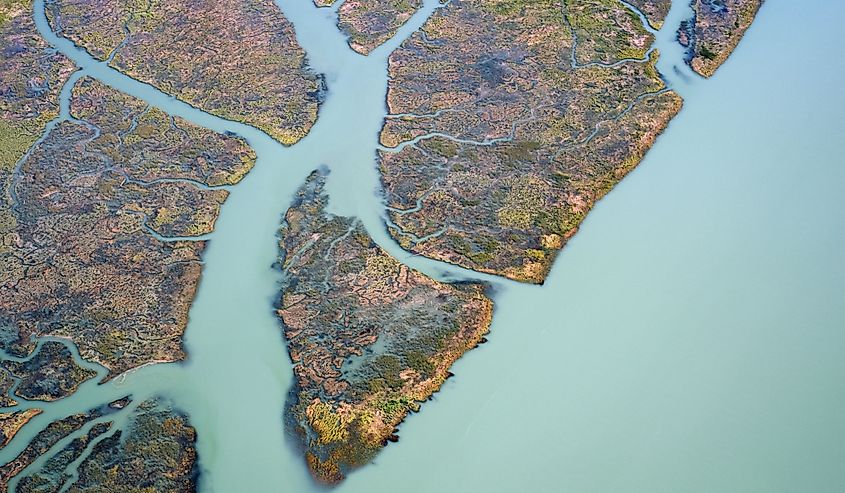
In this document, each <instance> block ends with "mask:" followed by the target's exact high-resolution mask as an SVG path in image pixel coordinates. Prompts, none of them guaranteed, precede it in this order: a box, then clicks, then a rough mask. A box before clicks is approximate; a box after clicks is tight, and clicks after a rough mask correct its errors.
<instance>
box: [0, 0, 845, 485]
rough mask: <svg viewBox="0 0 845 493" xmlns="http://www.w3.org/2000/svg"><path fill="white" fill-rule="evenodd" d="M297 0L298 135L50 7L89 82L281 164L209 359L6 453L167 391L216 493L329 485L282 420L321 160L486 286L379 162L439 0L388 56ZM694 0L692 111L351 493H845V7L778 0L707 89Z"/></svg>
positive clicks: (204, 338) (70, 407) (254, 191)
mask: <svg viewBox="0 0 845 493" xmlns="http://www.w3.org/2000/svg"><path fill="white" fill-rule="evenodd" d="M279 4H280V7H281V8H282V9H283V11H284V13H285V15H286V16H287V17H288V18H289V19H291V21H292V22H293V23H294V26H295V27H296V31H297V36H298V38H299V41H300V43H301V44H302V45H303V47H304V48H305V49H306V51H307V53H308V58H309V62H310V64H311V65H312V66H313V67H314V68H315V70H316V71H318V72H321V73H326V74H327V82H328V86H329V90H330V92H329V97H328V99H327V101H326V102H325V104H324V105H323V107H322V108H321V111H320V119H319V120H318V123H317V124H316V125H315V127H314V129H313V130H312V132H311V133H310V134H309V135H308V137H306V138H305V139H304V140H303V141H302V142H300V143H299V144H297V145H296V146H294V147H291V148H283V147H281V146H280V145H278V144H276V143H274V142H273V141H272V140H270V139H269V138H267V137H266V136H265V135H264V134H262V133H261V132H259V131H257V130H255V129H253V128H251V127H248V126H245V125H241V124H236V123H232V122H227V121H225V120H222V119H219V118H215V117H212V116H210V115H208V114H205V113H203V112H201V111H198V110H196V109H193V108H190V107H189V106H188V105H185V104H182V103H179V102H178V101H176V100H174V99H173V98H169V97H167V96H165V95H163V94H161V93H160V92H158V91H157V90H155V89H153V88H152V87H150V86H147V85H143V84H140V83H138V82H137V81H134V80H132V79H130V78H128V77H125V76H121V75H119V74H118V73H116V72H114V71H113V70H111V69H109V68H108V67H106V66H105V65H103V64H98V63H96V62H94V61H93V60H91V59H90V57H87V55H85V54H84V53H82V52H79V51H78V50H74V49H73V48H72V47H71V46H70V44H69V43H67V42H66V41H62V40H60V39H58V38H56V37H55V36H52V37H50V35H49V33H47V32H46V31H45V27H46V24H45V22H44V19H43V16H42V15H37V16H36V17H37V20H38V22H39V27H40V28H41V29H42V31H43V32H44V34H45V35H46V36H48V39H49V40H50V42H51V43H54V44H55V45H56V46H58V48H59V49H60V50H61V51H62V52H64V53H67V54H69V55H71V56H72V57H73V58H74V61H76V62H77V64H78V65H79V66H80V67H82V68H83V69H84V70H86V72H87V73H88V74H90V75H92V76H94V77H97V78H98V79H100V80H102V81H104V82H106V83H108V84H110V85H113V86H114V87H116V88H118V89H120V90H122V91H124V92H127V93H129V94H132V95H134V96H136V97H140V98H142V99H144V100H146V101H148V102H149V103H150V104H153V105H155V106H158V107H161V108H162V109H164V110H166V111H167V112H169V113H171V114H175V115H179V116H182V117H185V118H186V119H188V120H190V121H192V122H194V123H197V124H200V125H203V126H206V127H209V128H212V129H214V130H217V131H224V130H230V131H233V132H235V133H238V134H239V135H242V136H244V137H245V138H246V139H247V140H248V141H249V143H250V144H251V145H252V146H253V147H254V148H255V149H256V151H257V153H258V156H259V159H258V162H257V163H256V167H255V169H254V170H253V171H252V172H251V173H250V174H249V175H248V176H247V177H246V178H245V179H244V181H243V182H242V183H241V184H239V185H237V186H235V187H233V189H232V194H231V195H230V197H229V199H228V200H227V202H226V204H225V205H224V207H223V210H222V214H221V216H220V218H219V220H218V222H217V227H216V230H215V232H214V233H212V235H211V242H210V246H209V248H208V250H207V251H206V253H205V255H204V261H205V268H204V271H203V280H202V282H201V285H200V290H199V293H198V296H197V299H196V302H195V304H194V306H193V308H192V310H191V322H190V325H189V328H188V331H187V333H186V345H187V349H188V351H189V354H190V360H189V361H188V363H186V364H184V365H155V366H150V367H145V368H143V369H141V370H139V371H137V372H134V373H132V374H129V375H127V376H126V377H125V378H123V379H121V380H120V381H119V382H117V383H110V384H106V385H104V386H96V385H94V384H93V382H89V383H88V384H86V385H83V386H82V388H80V390H79V392H78V393H77V394H75V395H74V396H73V397H70V398H68V399H64V400H61V401H58V402H55V403H51V404H49V405H47V406H45V413H44V415H42V416H40V417H38V418H36V419H35V420H33V422H32V425H31V426H27V427H26V428H25V429H24V430H23V431H22V432H21V436H20V437H19V438H17V439H16V440H15V441H13V442H12V444H10V445H9V446H8V447H7V448H6V449H5V450H3V452H2V457H0V459H3V460H1V461H0V462H5V460H8V459H7V458H11V457H13V456H14V455H15V454H16V453H17V452H16V451H19V450H20V448H22V447H23V446H24V445H25V441H26V440H27V439H28V437H31V436H32V435H33V434H34V433H35V432H37V429H36V428H38V427H40V426H43V425H44V424H46V423H47V422H48V421H50V420H52V419H56V417H62V416H64V415H67V414H69V413H71V412H74V411H78V410H82V409H87V408H88V407H92V406H94V405H98V404H100V403H102V402H103V401H105V400H108V399H111V398H117V397H120V396H121V395H123V394H125V393H127V392H132V393H133V394H134V395H135V396H136V397H140V398H143V397H144V396H146V395H151V394H154V393H158V392H164V393H166V394H167V395H169V396H171V397H172V398H173V399H174V400H175V401H176V402H177V404H178V405H179V406H180V407H182V408H184V409H185V410H186V411H188V412H189V413H190V415H191V418H192V422H193V424H194V425H195V426H196V428H197V430H198V436H199V441H198V448H199V453H200V458H201V468H202V477H201V489H202V490H203V491H214V492H217V493H220V492H235V491H247V492H253V491H285V492H303V491H309V490H312V489H315V487H314V486H313V484H312V482H311V480H310V478H308V476H307V472H306V470H305V466H304V462H303V460H302V459H301V457H300V454H299V452H298V451H296V450H295V448H294V447H293V446H292V444H290V443H288V442H287V440H286V437H285V436H284V434H283V432H282V426H281V424H282V418H281V412H282V409H283V402H284V398H285V395H286V393H287V389H288V388H289V384H290V381H291V369H290V363H289V360H288V358H287V354H286V352H285V348H284V345H283V341H282V337H281V330H280V328H279V325H278V322H277V321H276V318H275V316H274V314H273V312H272V303H273V302H274V301H275V298H276V296H277V289H278V286H277V282H278V274H277V272H276V271H275V270H274V269H273V268H272V263H273V262H274V260H275V257H276V253H277V250H276V238H275V233H276V229H277V226H278V224H279V221H280V220H281V216H282V214H283V213H284V211H285V209H286V208H287V206H288V204H289V202H290V198H291V195H292V193H293V192H294V191H295V190H296V188H297V187H298V186H299V185H300V184H301V182H302V180H304V178H305V176H306V175H307V173H308V172H309V171H310V170H312V169H313V168H315V167H316V166H318V165H321V164H325V165H328V166H329V167H331V169H332V174H331V178H330V181H329V185H328V187H329V191H330V193H331V200H332V203H331V207H332V209H333V210H334V211H336V212H338V213H343V214H355V215H359V216H360V217H362V219H363V221H364V224H365V225H366V226H367V228H368V230H369V231H370V232H371V234H373V236H375V237H376V239H377V240H378V241H379V243H380V244H382V245H383V246H385V247H386V248H388V250H389V251H391V253H393V254H395V255H396V256H397V257H398V258H400V259H401V260H403V261H404V262H407V263H409V264H410V265H412V266H413V267H415V268H419V269H421V270H423V271H425V272H427V273H429V274H432V275H437V276H440V277H444V276H446V277H461V276H465V275H467V273H466V272H465V271H462V270H460V269H456V268H453V267H448V266H444V265H442V264H439V263H437V262H433V261H428V260H425V259H422V258H420V257H415V256H410V255H408V254H407V253H404V252H402V251H401V250H400V249H399V248H398V247H397V246H396V245H395V244H394V243H392V242H391V241H390V240H389V238H388V237H387V235H386V233H385V231H384V226H383V217H382V214H383V211H382V205H381V202H380V199H379V196H378V194H377V190H378V175H377V173H376V170H375V167H374V162H373V153H374V150H375V145H376V134H377V131H378V129H379V127H380V124H381V119H382V118H383V116H384V111H385V107H384V94H385V85H386V56H387V54H388V53H389V51H390V50H391V49H392V48H393V47H395V46H397V45H398V43H399V42H400V41H401V39H402V38H403V37H404V36H407V35H408V34H409V33H410V32H412V30H413V29H415V28H416V27H417V26H419V25H420V24H421V23H422V22H423V21H424V19H425V17H426V16H427V15H428V14H429V13H430V12H431V10H432V9H433V8H435V5H436V2H431V1H429V2H427V3H426V8H425V9H424V10H423V11H422V12H421V13H420V14H418V15H417V16H415V17H414V18H413V19H412V20H411V21H410V22H409V23H408V24H407V25H406V27H405V28H403V30H402V32H401V33H400V34H399V35H398V36H397V38H395V39H394V40H392V41H391V42H390V43H389V45H390V46H385V47H382V48H380V49H379V50H377V51H376V52H374V53H373V54H372V55H371V56H370V57H367V58H365V57H361V56H359V55H357V54H355V53H353V52H352V51H351V50H349V49H348V48H346V46H345V42H344V40H343V39H342V38H341V37H340V35H339V34H337V31H336V28H335V27H334V18H333V14H332V12H331V11H329V10H317V9H315V8H314V7H313V6H311V4H310V2H302V1H299V0H280V1H279ZM676 4H677V5H675V6H674V7H673V11H672V13H671V14H670V20H669V21H667V23H666V27H665V28H664V29H663V30H662V31H661V32H660V33H659V34H658V41H657V46H658V48H659V49H660V51H661V53H663V59H662V61H661V62H660V64H659V68H660V69H661V71H662V72H663V73H664V74H665V75H666V77H667V79H668V80H669V81H670V83H671V84H672V86H673V88H675V89H676V90H678V91H679V92H680V93H681V94H682V95H683V96H684V98H685V100H686V103H685V108H684V110H683V111H682V112H681V114H680V115H679V116H678V117H677V118H676V119H675V120H674V121H673V122H672V124H671V126H670V128H669V129H668V130H667V132H666V133H665V134H664V135H663V136H662V137H661V138H660V139H659V140H658V142H657V144H656V145H655V147H654V148H653V149H652V151H651V152H649V154H648V156H647V158H646V159H645V161H644V162H643V163H642V164H641V165H640V167H639V168H638V169H637V170H636V171H635V172H634V173H632V174H631V175H630V176H629V177H628V178H626V179H625V180H624V181H623V183H622V184H620V185H619V186H618V187H617V189H616V190H614V192H613V193H611V194H610V195H609V196H608V197H607V198H605V199H604V200H602V201H601V203H600V204H599V205H598V206H597V207H596V209H595V210H594V211H593V212H592V213H591V214H590V216H589V218H588V220H587V221H586V223H585V224H584V226H583V227H582V229H581V231H580V232H579V233H578V235H577V236H576V237H575V239H574V240H573V241H572V242H571V243H570V244H569V245H568V246H567V248H566V250H565V251H564V253H563V254H562V255H561V256H560V257H559V259H558V262H557V263H556V265H555V267H554V269H553V271H552V274H551V276H550V277H549V280H548V281H547V283H546V284H545V285H544V286H542V287H536V286H520V285H516V284H515V283H510V282H503V281H498V280H497V281H494V282H496V283H497V287H498V290H497V295H496V300H495V301H496V307H497V308H496V313H495V317H494V324H493V327H492V333H491V336H490V342H489V343H488V344H485V345H484V346H482V347H481V348H480V349H478V350H475V351H472V352H470V353H468V354H467V355H466V356H465V357H464V358H463V359H461V360H460V361H459V362H458V363H457V364H456V366H455V368H454V369H453V371H454V373H456V374H457V376H456V377H455V378H453V379H450V380H449V381H447V383H446V385H445V386H444V389H443V390H442V391H441V392H440V393H439V394H437V395H436V398H435V399H434V400H433V401H432V402H429V403H426V404H425V405H424V406H423V410H422V412H421V413H419V414H416V415H412V416H411V417H410V418H409V419H408V420H407V421H406V423H405V424H404V425H403V426H402V428H401V432H400V435H401V437H402V438H401V441H400V442H399V443H398V444H391V445H390V446H389V447H387V448H386V449H385V451H384V452H383V453H382V454H381V455H379V456H378V458H377V459H376V461H375V464H373V465H371V466H369V467H366V468H364V469H362V470H360V471H359V472H357V473H355V474H353V475H351V476H350V478H349V479H348V480H347V482H346V483H344V484H343V485H341V487H339V488H338V491H341V492H358V491H360V492H367V493H370V492H380V491H396V490H401V491H408V492H433V491H492V492H512V491H520V490H524V491H543V492H545V491H574V492H610V491H625V492H640V491H642V492H649V493H652V492H661V491H667V492H676V491H702V492H705V491H706V492H709V491H736V492H754V491H760V492H772V491H784V492H793V491H813V492H827V491H831V492H833V491H843V490H845V470H843V468H842V467H841V465H842V464H843V462H845V418H843V417H842V413H841V408H842V406H843V404H845V384H843V383H842V381H843V379H842V377H843V375H845V361H843V358H842V357H841V355H842V354H843V349H845V333H843V329H845V327H843V321H845V306H843V305H845V304H843V303H842V302H841V301H842V299H843V295H845V262H843V258H842V252H843V245H844V244H845V198H843V197H845V195H843V193H842V192H841V190H840V187H841V186H842V184H843V182H845V180H843V179H845V162H843V161H845V160H843V158H841V157H840V148H839V147H840V145H841V143H842V142H845V125H843V123H842V121H841V114H842V113H843V110H845V96H843V94H842V93H841V88H842V87H843V86H845V67H843V63H842V61H841V56H840V54H839V50H838V46H839V40H838V35H837V33H838V32H839V26H838V24H837V19H840V18H842V17H843V15H844V14H845V4H841V3H840V2H828V1H826V0H809V1H805V2H800V5H799V4H798V2H788V1H786V0H769V1H767V3H766V5H765V6H764V8H763V10H762V12H761V14H760V17H759V19H758V21H757V23H756V24H755V25H754V26H753V27H752V29H751V30H750V31H749V33H748V35H747V38H746V39H745V40H744V41H743V43H742V45H741V46H740V48H739V50H738V51H737V52H736V53H735V54H734V56H733V57H732V58H731V60H730V61H729V62H728V63H727V64H726V65H725V66H724V67H723V68H722V69H721V70H720V71H719V72H718V74H717V76H716V77H714V78H713V79H711V80H707V81H705V80H702V79H700V78H698V77H696V76H694V75H693V74H691V73H690V72H689V70H687V69H686V68H684V67H683V66H681V67H678V70H677V71H676V69H675V65H677V60H679V57H680V56H681V50H680V48H679V47H677V46H676V44H675V43H674V41H673V37H674V33H673V30H674V29H673V28H674V26H676V25H677V22H679V21H680V19H681V18H683V17H684V16H686V15H687V14H688V11H689V9H688V7H686V6H685V5H681V2H676ZM41 9H43V0H38V1H36V12H41ZM473 277H476V278H484V279H488V280H489V279H492V278H490V277H489V276H479V275H473Z"/></svg>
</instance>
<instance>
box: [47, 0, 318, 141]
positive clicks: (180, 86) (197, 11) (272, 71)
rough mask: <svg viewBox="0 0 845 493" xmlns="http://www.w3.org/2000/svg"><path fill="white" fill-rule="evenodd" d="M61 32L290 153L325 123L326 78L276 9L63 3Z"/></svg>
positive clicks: (239, 4)
mask: <svg viewBox="0 0 845 493" xmlns="http://www.w3.org/2000/svg"><path fill="white" fill-rule="evenodd" d="M47 13H48V17H49V19H50V23H51V25H52V27H53V29H54V30H55V31H56V32H57V33H58V34H60V35H62V36H64V37H66V38H68V39H70V40H71V41H73V42H74V43H75V44H77V45H78V46H81V47H83V48H85V49H86V50H87V51H88V52H89V53H91V54H92V55H93V56H94V57H96V58H99V59H100V60H108V61H109V65H110V66H112V67H114V68H116V69H117V70H120V71H121V72H124V73H126V74H127V75H129V76H131V77H133V78H135V79H138V80H140V81H143V82H147V83H149V84H151V85H153V86H155V87H157V88H158V89H160V90H161V91H163V92H165V93H167V94H170V95H172V96H175V97H177V98H179V99H181V100H183V101H185V102H187V103H189V104H191V105H193V106H196V107H197V108H200V109H202V110H204V111H207V112H209V113H211V114H213V115H217V116H220V117H222V118H226V119H229V120H234V121H240V122H244V123H247V124H249V125H252V126H254V127H256V128H258V129H260V130H263V131H264V132H265V133H267V134H268V135H270V136H271V137H273V138H274V139H276V140H278V141H279V142H281V143H282V144H286V145H291V144H293V143H295V142H297V141H298V140H299V139H301V138H302V137H304V136H305V134H307V133H308V131H309V130H310V129H311V126H312V125H313V124H314V122H315V121H316V119H317V108H318V106H319V103H320V101H321V99H322V88H323V82H322V78H321V77H320V76H318V75H317V74H314V73H312V72H311V71H310V70H308V69H307V68H306V66H305V52H304V51H303V50H302V48H301V47H300V46H299V45H298V44H297V42H296V38H295V36H294V32H293V27H292V26H291V24H290V22H288V20H287V19H286V18H285V17H284V16H283V15H282V13H281V11H280V10H279V8H278V7H277V6H276V4H275V3H273V2H272V1H271V0H231V1H226V2H206V1H197V0H194V1H187V2H186V1H181V0H163V1H159V2H152V3H150V2H136V1H132V0H56V1H55V2H51V3H50V4H49V7H48V9H47Z"/></svg>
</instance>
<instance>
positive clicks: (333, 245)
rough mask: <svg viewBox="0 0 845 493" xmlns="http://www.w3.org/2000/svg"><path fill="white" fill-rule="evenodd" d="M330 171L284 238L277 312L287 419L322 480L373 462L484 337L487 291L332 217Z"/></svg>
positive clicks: (319, 177) (297, 209)
mask: <svg viewBox="0 0 845 493" xmlns="http://www.w3.org/2000/svg"><path fill="white" fill-rule="evenodd" d="M324 183H325V175H324V174H323V173H321V172H315V173H313V174H312V175H311V176H310V177H309V178H308V180H307V182H306V183H305V185H303V187H302V188H301V189H300V190H299V192H298V194H297V197H296V201H295V203H294V204H293V206H292V207H291V208H290V209H289V210H288V212H287V214H286V216H285V224H284V225H283V227H282V229H281V232H280V238H281V240H280V246H281V251H282V260H281V262H280V264H281V268H282V270H283V273H284V276H283V282H282V297H281V301H280V303H279V311H278V313H279V316H280V317H281V319H282V321H283V322H284V334H285V338H286V339H287V341H288V348H289V351H290V356H291V359H292V360H293V363H294V374H295V376H296V381H295V387H294V388H293V389H292V390H291V394H290V398H289V402H288V412H287V416H288V424H289V427H290V428H292V429H293V430H294V431H295V434H296V436H297V437H298V439H299V440H300V442H301V443H302V446H303V448H304V450H305V455H306V458H307V463H308V466H309V467H310V469H311V472H312V473H313V475H314V477H315V478H316V479H318V480H319V481H321V482H325V483H330V484H331V483H336V482H338V481H340V480H342V479H343V477H344V476H345V475H346V474H347V473H348V472H349V471H350V470H352V469H353V468H355V467H359V466H362V465H364V464H366V463H368V462H369V461H370V460H372V458H373V457H374V456H375V454H376V453H377V452H378V451H379V450H380V449H381V448H382V447H383V446H384V445H385V444H387V443H388V441H393V440H397V439H398V437H397V436H396V435H395V431H396V427H397V426H398V425H399V423H400V422H401V421H402V420H403V419H404V418H405V416H407V414H408V413H409V412H412V411H417V410H418V409H419V407H420V404H421V403H422V402H423V401H425V400H427V399H428V398H429V397H431V395H432V393H434V392H436V391H437V390H438V389H439V388H440V385H441V384H442V383H443V382H444V381H445V380H446V378H447V377H448V376H449V371H448V370H449V367H450V366H451V365H452V363H454V362H455V361H456V360H457V359H458V358H459V357H460V356H461V355H462V354H463V353H464V352H466V351H467V350H469V349H471V348H473V347H474V346H476V345H477V344H479V343H480V342H481V341H482V340H483V336H484V334H486V333H487V331H488V328H489V325H490V321H491V317H492V302H491V301H490V299H489V298H488V297H487V296H486V295H485V294H484V289H485V288H484V286H483V285H481V284H475V283H463V284H447V283H442V282H438V281H435V280H433V279H431V278H428V277H426V276H425V275H423V274H422V273H420V272H417V271H415V270H413V269H410V268H408V267H406V266H404V265H403V264H401V263H400V262H399V261H398V260H396V259H394V258H393V257H391V256H390V255H388V254H387V253H386V252H385V251H384V250H382V249H381V248H380V247H379V246H378V245H377V244H375V243H374V242H373V240H372V239H371V238H370V236H369V235H368V234H367V232H366V231H365V230H364V228H363V226H362V225H361V223H360V221H358V220H357V219H355V218H351V217H340V216H335V215H332V214H329V213H327V212H326V210H325V209H326V206H327V203H328V196H327V195H326V193H325V192H324V189H323V186H324Z"/></svg>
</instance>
